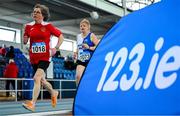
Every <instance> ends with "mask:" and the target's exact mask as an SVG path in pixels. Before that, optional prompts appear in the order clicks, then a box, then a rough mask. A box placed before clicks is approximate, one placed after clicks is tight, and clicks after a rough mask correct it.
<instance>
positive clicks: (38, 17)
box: [32, 8, 44, 22]
mask: <svg viewBox="0 0 180 116" xmlns="http://www.w3.org/2000/svg"><path fill="white" fill-rule="evenodd" d="M32 17H33V19H34V20H35V21H36V22H41V21H43V18H44V17H43V15H42V13H41V9H40V8H35V9H34V11H33V13H32Z"/></svg>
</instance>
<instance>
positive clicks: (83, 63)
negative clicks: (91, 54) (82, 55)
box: [76, 60, 88, 67]
mask: <svg viewBox="0 0 180 116" xmlns="http://www.w3.org/2000/svg"><path fill="white" fill-rule="evenodd" d="M76 63H77V65H82V66H84V67H86V66H87V64H88V62H81V61H80V60H77V61H76Z"/></svg>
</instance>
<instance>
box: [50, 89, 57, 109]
mask: <svg viewBox="0 0 180 116" xmlns="http://www.w3.org/2000/svg"><path fill="white" fill-rule="evenodd" d="M58 93H59V92H58V91H55V93H54V95H52V96H51V105H52V107H53V108H55V107H56V104H57V97H58Z"/></svg>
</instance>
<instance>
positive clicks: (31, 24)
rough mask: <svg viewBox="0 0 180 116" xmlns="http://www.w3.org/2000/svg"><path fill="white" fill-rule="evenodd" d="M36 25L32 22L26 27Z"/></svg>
mask: <svg viewBox="0 0 180 116" xmlns="http://www.w3.org/2000/svg"><path fill="white" fill-rule="evenodd" d="M34 24H35V22H34V21H32V22H30V23H27V24H26V26H33V25H34Z"/></svg>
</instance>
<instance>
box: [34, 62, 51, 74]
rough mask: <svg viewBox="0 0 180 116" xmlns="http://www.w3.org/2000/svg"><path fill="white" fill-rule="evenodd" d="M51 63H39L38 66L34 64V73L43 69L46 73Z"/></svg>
mask: <svg viewBox="0 0 180 116" xmlns="http://www.w3.org/2000/svg"><path fill="white" fill-rule="evenodd" d="M49 63H50V62H49V61H42V60H41V61H39V63H38V64H32V67H33V69H34V72H36V71H37V69H38V68H40V69H43V70H44V72H46V70H47V68H48V67H49Z"/></svg>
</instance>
